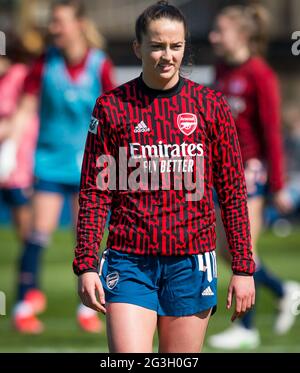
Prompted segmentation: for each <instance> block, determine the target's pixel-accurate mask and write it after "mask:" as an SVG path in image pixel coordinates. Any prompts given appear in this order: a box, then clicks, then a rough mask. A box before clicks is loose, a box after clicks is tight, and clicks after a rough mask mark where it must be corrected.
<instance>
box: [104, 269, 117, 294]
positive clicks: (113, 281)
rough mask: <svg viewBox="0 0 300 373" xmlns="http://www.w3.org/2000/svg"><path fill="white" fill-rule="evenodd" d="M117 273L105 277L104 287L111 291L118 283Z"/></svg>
mask: <svg viewBox="0 0 300 373" xmlns="http://www.w3.org/2000/svg"><path fill="white" fill-rule="evenodd" d="M119 278H120V276H119V273H118V272H112V273H110V274H109V275H107V276H106V285H107V287H108V288H109V289H110V290H111V289H113V288H114V287H115V286H116V285H117V283H118V281H119Z"/></svg>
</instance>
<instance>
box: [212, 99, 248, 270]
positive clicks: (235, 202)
mask: <svg viewBox="0 0 300 373" xmlns="http://www.w3.org/2000/svg"><path fill="white" fill-rule="evenodd" d="M217 106H218V107H217V108H216V116H217V118H216V125H217V128H216V129H215V131H216V133H217V137H216V138H215V140H214V142H213V144H212V145H213V147H212V152H213V155H212V157H213V177H214V186H215V189H216V191H217V194H218V199H219V203H220V207H221V215H222V220H223V224H224V228H225V231H226V236H227V240H228V243H229V250H230V252H231V255H232V271H233V273H235V274H246V275H252V274H253V273H254V271H255V263H254V261H253V259H252V248H251V237H250V224H249V217H248V208H247V192H246V184H245V177H244V169H243V163H242V158H241V153H240V147H239V142H238V137H237V132H236V127H235V124H234V121H233V118H232V115H231V111H230V108H229V105H228V104H227V102H226V100H225V98H224V97H223V96H222V97H221V99H220V101H219V105H217Z"/></svg>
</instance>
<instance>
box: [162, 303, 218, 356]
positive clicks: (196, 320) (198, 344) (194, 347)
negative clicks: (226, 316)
mask: <svg viewBox="0 0 300 373" xmlns="http://www.w3.org/2000/svg"><path fill="white" fill-rule="evenodd" d="M210 314H211V309H209V310H206V311H202V312H200V313H198V314H195V315H191V316H181V317H173V316H159V319H158V334H159V352H161V353H167V352H173V353H176V352H187V353H192V352H200V351H201V349H202V345H203V341H204V337H205V334H206V330H207V325H208V321H209V318H210Z"/></svg>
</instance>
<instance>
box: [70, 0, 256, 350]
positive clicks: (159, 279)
mask: <svg viewBox="0 0 300 373" xmlns="http://www.w3.org/2000/svg"><path fill="white" fill-rule="evenodd" d="M187 38H188V29H187V24H186V20H185V18H184V16H183V15H182V13H181V12H180V10H179V9H177V8H176V7H174V6H172V5H170V4H168V2H167V1H159V2H158V3H156V4H154V5H152V6H150V7H148V8H147V9H146V10H145V11H144V12H143V13H142V14H141V15H140V16H139V17H138V19H137V21H136V40H135V41H134V51H135V54H136V55H137V57H138V58H139V59H140V60H141V61H142V74H141V75H140V76H139V77H137V78H136V79H134V80H132V81H130V82H127V83H125V84H124V85H122V86H120V87H118V88H116V89H114V90H112V91H111V92H109V93H107V94H104V95H102V96H101V97H99V98H98V100H97V102H96V105H95V108H94V112H93V116H92V120H91V125H90V129H89V133H88V137H87V142H86V148H85V154H84V160H83V167H82V176H81V187H80V211H79V218H78V226H77V228H78V230H77V246H76V249H75V259H74V262H73V267H74V272H75V273H76V274H77V275H78V276H79V279H78V291H79V295H80V296H81V299H82V302H83V303H84V304H85V305H86V306H89V307H91V308H93V309H94V310H97V311H101V312H103V313H105V314H106V317H107V331H108V344H109V350H110V352H152V343H153V336H154V332H155V330H156V327H157V328H158V333H159V352H199V351H200V350H201V348H202V344H203V340H204V336H205V332H206V328H207V325H208V321H209V318H210V316H211V314H212V313H213V312H214V311H215V308H216V303H217V301H216V293H217V288H216V283H217V269H216V255H215V241H216V240H215V238H216V237H215V211H214V205H213V194H212V190H213V185H215V187H216V190H217V193H218V196H219V199H220V204H221V208H222V214H223V221H224V224H225V226H226V232H227V234H228V240H229V243H230V245H229V246H230V251H231V254H232V270H233V275H232V279H231V282H230V285H229V290H228V299H227V307H228V308H230V307H231V305H232V303H233V300H234V299H235V306H234V308H235V309H234V313H233V315H232V320H234V319H235V318H236V317H240V316H241V315H242V314H243V313H244V312H245V311H247V310H248V309H250V308H251V306H252V305H253V304H254V297H255V289H254V281H253V276H252V274H253V272H254V270H255V264H254V261H253V259H252V251H251V244H250V242H251V240H250V229H249V221H248V210H247V196H246V186H245V180H244V173H243V164H242V159H241V155H240V150H239V144H238V139H237V134H236V130H235V125H234V122H233V119H232V116H231V112H230V109H229V107H228V105H227V103H226V101H225V99H224V97H223V96H222V95H221V94H220V93H216V92H214V91H213V90H211V89H208V88H206V87H204V86H201V85H199V84H196V83H195V82H192V81H190V80H188V79H185V78H183V77H182V76H180V67H181V65H182V61H183V57H184V52H185V44H186V40H187ZM191 179H192V180H193V182H191V181H187V180H191ZM195 180H196V182H194V181H195ZM195 185H196V186H195ZM109 209H110V210H111V218H110V224H109V237H108V241H107V249H106V250H105V251H104V253H103V256H102V258H101V260H99V258H98V248H99V243H100V241H101V239H102V237H103V232H104V227H105V221H106V217H107V214H108V210H109Z"/></svg>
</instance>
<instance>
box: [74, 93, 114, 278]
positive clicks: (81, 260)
mask: <svg viewBox="0 0 300 373" xmlns="http://www.w3.org/2000/svg"><path fill="white" fill-rule="evenodd" d="M103 155H106V156H114V155H115V154H114V143H113V136H111V130H110V126H109V124H108V123H107V121H106V119H105V113H104V109H103V107H102V105H101V103H100V100H99V99H98V101H97V103H96V105H95V108H94V111H93V115H92V119H91V123H90V127H89V132H88V136H87V140H86V145H85V153H84V158H83V164H82V171H81V183H80V193H79V206H80V209H79V214H78V223H77V245H76V248H75V259H74V261H73V270H74V273H75V274H76V275H81V274H82V273H84V272H97V271H98V262H99V256H98V251H99V246H100V243H101V240H102V237H103V233H104V229H105V224H106V219H107V215H108V211H109V209H110V206H111V202H112V196H113V191H111V190H109V188H105V189H104V188H99V185H101V182H103V183H104V184H105V177H104V174H103V175H102V173H101V171H103V169H104V168H105V166H106V164H105V163H104V168H103V167H99V166H100V165H99V163H98V162H99V156H103ZM101 175H102V176H101Z"/></svg>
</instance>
